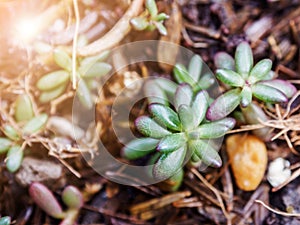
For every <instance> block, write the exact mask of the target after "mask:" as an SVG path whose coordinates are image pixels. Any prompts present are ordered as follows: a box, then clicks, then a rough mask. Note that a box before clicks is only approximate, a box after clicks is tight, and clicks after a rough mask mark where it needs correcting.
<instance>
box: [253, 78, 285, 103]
mask: <svg viewBox="0 0 300 225" xmlns="http://www.w3.org/2000/svg"><path fill="white" fill-rule="evenodd" d="M252 92H253V95H254V96H255V97H256V98H258V99H259V100H261V101H263V102H269V103H279V102H287V100H288V98H287V97H286V95H285V94H284V93H282V92H281V91H280V90H278V89H275V88H273V87H271V86H268V85H264V84H261V83H257V84H255V85H253V86H252Z"/></svg>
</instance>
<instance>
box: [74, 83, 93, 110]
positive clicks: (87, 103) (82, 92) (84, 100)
mask: <svg viewBox="0 0 300 225" xmlns="http://www.w3.org/2000/svg"><path fill="white" fill-rule="evenodd" d="M76 93H77V96H78V99H79V101H80V102H81V104H82V105H83V106H84V107H85V108H87V109H91V108H92V107H93V104H94V103H93V99H92V95H91V92H90V90H89V89H88V87H87V85H86V83H85V81H84V80H81V81H80V82H79V83H78V87H77V92H76Z"/></svg>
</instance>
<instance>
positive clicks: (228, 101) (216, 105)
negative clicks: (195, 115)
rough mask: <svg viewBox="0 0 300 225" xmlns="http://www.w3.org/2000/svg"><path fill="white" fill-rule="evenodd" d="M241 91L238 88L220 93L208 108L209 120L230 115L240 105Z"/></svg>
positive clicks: (207, 115)
mask: <svg viewBox="0 0 300 225" xmlns="http://www.w3.org/2000/svg"><path fill="white" fill-rule="evenodd" d="M240 93H241V90H240V89H239V88H236V89H232V90H230V91H228V92H226V93H225V94H223V95H220V96H219V97H218V98H217V99H215V100H214V102H213V103H212V104H211V105H210V107H209V108H208V110H207V113H206V117H207V118H208V119H209V120H219V119H222V118H224V117H226V116H227V115H229V114H230V113H231V112H232V111H233V110H234V109H235V108H236V107H237V106H238V105H239V103H240V100H241V96H240Z"/></svg>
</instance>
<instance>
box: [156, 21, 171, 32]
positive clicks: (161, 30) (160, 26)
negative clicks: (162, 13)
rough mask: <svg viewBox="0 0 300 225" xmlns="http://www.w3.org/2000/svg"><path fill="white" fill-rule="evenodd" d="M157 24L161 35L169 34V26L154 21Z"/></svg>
mask: <svg viewBox="0 0 300 225" xmlns="http://www.w3.org/2000/svg"><path fill="white" fill-rule="evenodd" d="M154 24H155V27H156V28H157V30H158V32H159V33H160V34H161V35H167V34H168V31H167V28H166V27H165V26H164V25H163V22H162V21H161V22H154Z"/></svg>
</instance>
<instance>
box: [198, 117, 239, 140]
mask: <svg viewBox="0 0 300 225" xmlns="http://www.w3.org/2000/svg"><path fill="white" fill-rule="evenodd" d="M234 126H235V120H234V119H233V118H224V119H221V120H217V121H213V122H210V123H205V124H202V125H200V126H199V127H198V128H197V129H196V130H195V132H197V133H198V135H199V136H198V138H203V139H209V138H219V137H222V136H224V135H225V134H226V132H227V131H229V130H231V129H232V128H233V127H234ZM194 137H195V136H194Z"/></svg>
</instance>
